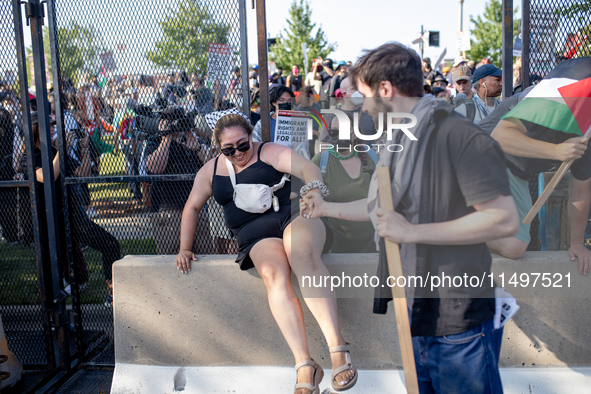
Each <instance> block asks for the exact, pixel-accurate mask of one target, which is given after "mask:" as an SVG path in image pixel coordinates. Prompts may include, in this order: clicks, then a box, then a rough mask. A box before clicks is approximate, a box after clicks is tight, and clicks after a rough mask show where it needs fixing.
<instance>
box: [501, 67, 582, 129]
mask: <svg viewBox="0 0 591 394" xmlns="http://www.w3.org/2000/svg"><path fill="white" fill-rule="evenodd" d="M581 60H584V61H585V63H587V61H589V58H582V59H573V60H567V61H565V62H563V63H561V64H560V65H558V66H557V67H556V69H555V70H554V71H553V72H552V73H550V74H548V76H547V77H546V78H544V79H543V80H542V81H541V82H540V83H539V84H538V85H537V86H536V87H534V88H533V89H532V90H531V91H530V92H529V93H528V94H527V95H526V96H525V98H523V99H522V100H521V101H520V102H519V104H517V105H516V106H515V108H513V109H512V110H511V111H509V112H508V113H507V114H506V115H505V116H503V118H502V119H507V118H517V119H521V120H526V121H529V122H532V123H535V124H538V125H541V126H545V127H548V128H550V129H553V130H558V131H562V132H565V133H569V134H575V135H580V136H585V135H586V134H587V133H588V132H591V75H589V74H591V69H589V68H588V69H587V73H585V72H582V71H583V70H584V68H583V70H582V69H581V68H580V66H582V64H578V65H577V66H578V67H576V72H573V67H572V66H573V64H571V62H577V63H581ZM564 63H567V64H565V65H564V66H563V64H564ZM561 66H562V67H561ZM561 70H562V71H564V72H563V73H560V72H558V73H557V72H555V71H561ZM557 74H558V75H557ZM560 74H562V75H560ZM569 74H570V75H569ZM581 76H582V77H584V78H580V79H577V77H581ZM587 136H588V135H587Z"/></svg>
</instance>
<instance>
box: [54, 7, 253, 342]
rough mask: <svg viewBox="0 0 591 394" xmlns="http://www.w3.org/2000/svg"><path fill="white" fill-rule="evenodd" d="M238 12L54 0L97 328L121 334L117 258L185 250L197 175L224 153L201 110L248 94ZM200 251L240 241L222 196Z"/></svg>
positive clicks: (90, 308) (226, 249) (85, 290)
mask: <svg viewBox="0 0 591 394" xmlns="http://www.w3.org/2000/svg"><path fill="white" fill-rule="evenodd" d="M240 22H242V23H244V19H243V18H241V17H240V2H239V1H237V0H209V1H206V0H161V1H157V2H136V1H126V0H107V1H103V2H100V3H98V4H96V5H93V6H92V7H91V6H88V4H85V3H83V2H79V1H74V0H58V1H56V2H55V32H54V34H55V37H56V38H57V57H58V61H56V62H53V64H59V75H60V78H61V83H60V84H59V90H58V89H55V90H54V93H53V97H51V96H50V101H52V100H53V101H54V102H55V103H56V104H58V105H56V106H55V110H56V111H57V113H58V114H59V113H62V114H63V115H62V116H63V118H62V124H63V127H64V130H65V135H66V141H67V146H68V149H67V151H68V152H69V153H68V157H67V163H68V164H67V166H68V173H67V177H66V183H67V184H68V185H69V195H70V198H69V207H70V208H71V218H72V221H71V223H70V225H71V229H72V240H73V241H74V242H73V244H74V245H73V248H74V253H73V257H74V260H77V259H79V260H80V262H79V263H77V262H76V261H74V266H75V267H79V268H80V270H81V271H82V272H83V271H86V273H84V274H82V277H83V278H82V279H81V282H82V284H81V290H82V292H81V302H82V321H83V325H84V329H85V330H87V331H89V332H95V331H97V330H98V331H104V332H106V333H107V334H108V335H109V336H112V315H111V309H110V307H111V303H112V290H111V289H112V286H111V266H112V264H113V262H114V261H116V260H118V259H119V258H121V257H122V256H124V255H127V254H136V255H142V254H176V253H178V251H179V244H180V239H179V236H180V226H181V215H182V210H183V207H184V204H185V202H186V200H187V198H188V197H189V193H190V192H191V188H192V185H193V178H194V177H195V174H196V173H197V171H198V170H199V169H200V168H201V166H203V165H204V163H205V162H207V161H208V160H209V159H211V158H212V157H213V156H215V155H216V151H215V149H214V147H213V146H212V144H211V130H209V129H208V127H207V124H206V123H205V121H204V116H205V115H206V114H207V113H210V112H212V111H215V110H221V109H225V108H230V107H234V106H239V107H242V104H243V86H244V79H243V77H242V70H245V69H246V68H247V67H248V66H247V62H246V58H245V57H244V56H242V52H241V48H242V44H243V43H244V40H242V41H241V25H240ZM58 91H59V94H60V96H59V97H57V96H56V95H57V93H58ZM60 109H61V111H60ZM58 118H59V117H58ZM58 123H59V119H58ZM77 248H79V249H80V250H82V251H83V252H82V253H80V252H76V249H77ZM193 251H194V252H195V253H198V254H212V253H235V252H236V243H235V241H234V239H233V236H232V234H231V233H230V232H229V231H228V229H227V228H226V226H225V224H224V221H223V215H222V211H221V208H220V207H219V206H218V205H217V204H216V203H215V201H213V200H210V201H209V202H208V203H207V206H206V207H205V209H204V210H202V213H201V215H200V220H199V225H198V228H197V231H196V234H195V239H194V243H193Z"/></svg>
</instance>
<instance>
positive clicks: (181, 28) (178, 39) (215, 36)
mask: <svg viewBox="0 0 591 394" xmlns="http://www.w3.org/2000/svg"><path fill="white" fill-rule="evenodd" d="M159 24H160V28H161V29H162V35H163V37H162V39H161V40H159V41H157V42H156V43H155V44H154V49H153V50H150V51H147V52H146V58H147V59H148V60H149V61H150V62H152V63H154V64H156V65H158V66H160V67H165V68H169V69H170V68H177V69H181V70H184V71H186V72H187V73H193V72H196V73H202V71H200V70H206V69H207V53H208V49H209V44H210V43H216V44H227V43H228V33H229V31H230V26H229V25H226V24H223V23H217V22H215V20H214V18H213V17H212V15H211V12H210V10H209V6H207V5H205V4H203V3H202V2H201V1H200V0H179V1H178V8H176V9H172V8H169V9H168V15H167V16H166V17H165V19H164V20H163V21H162V22H160V23H159Z"/></svg>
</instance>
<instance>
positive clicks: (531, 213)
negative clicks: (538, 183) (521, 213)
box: [522, 160, 574, 224]
mask: <svg viewBox="0 0 591 394" xmlns="http://www.w3.org/2000/svg"><path fill="white" fill-rule="evenodd" d="M573 161H574V160H571V161H565V162H564V163H562V164H561V166H560V168H559V169H558V171H556V174H554V176H553V177H552V179H551V180H550V183H548V186H546V188H545V189H544V191H543V192H542V194H541V195H540V197H539V198H538V201H536V203H535V204H534V206H533V207H531V209H530V210H529V212H528V213H527V216H526V217H525V218H524V219H523V222H522V223H523V224H531V222H532V221H533V220H534V218H535V217H536V215H537V214H538V212H539V211H540V209H542V205H544V204H545V203H546V201H547V200H548V198H549V197H550V195H551V194H552V192H553V191H554V189H555V188H556V185H558V182H560V180H561V179H562V177H563V176H564V174H566V172H567V171H568V169H569V168H570V166H571V164H573Z"/></svg>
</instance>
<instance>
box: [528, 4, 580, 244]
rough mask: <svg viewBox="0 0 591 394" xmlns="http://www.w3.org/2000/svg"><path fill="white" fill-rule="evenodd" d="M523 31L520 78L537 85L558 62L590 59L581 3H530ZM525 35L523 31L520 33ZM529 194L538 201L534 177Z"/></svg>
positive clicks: (535, 229) (535, 235) (534, 230)
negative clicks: (521, 71) (527, 31)
mask: <svg viewBox="0 0 591 394" xmlns="http://www.w3.org/2000/svg"><path fill="white" fill-rule="evenodd" d="M524 5H525V7H524V10H523V11H524V12H523V20H524V22H525V23H524V28H525V26H527V27H528V28H529V34H528V37H527V40H528V42H529V45H528V46H524V53H523V55H524V57H527V59H524V60H525V61H524V66H526V68H527V70H524V73H523V74H524V77H525V75H526V74H527V78H528V81H529V84H530V85H531V84H535V83H538V82H539V81H540V80H541V79H542V78H543V77H544V76H546V75H547V74H548V73H549V72H550V71H551V70H552V69H553V68H554V67H555V66H556V65H558V64H559V63H560V62H562V61H564V60H567V59H572V58H576V57H582V56H591V8H590V5H589V2H588V1H583V0H531V1H529V2H527V4H524ZM524 31H525V29H524ZM529 184H530V193H531V196H532V200H533V201H534V202H535V201H536V200H537V198H538V193H539V188H538V176H537V174H536V175H535V176H533V177H532V178H531V179H530V182H529ZM539 225H540V222H539V219H538V218H537V217H536V218H535V219H534V221H533V222H532V226H531V237H532V238H531V239H532V241H531V242H530V244H529V247H528V250H540V238H539Z"/></svg>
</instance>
